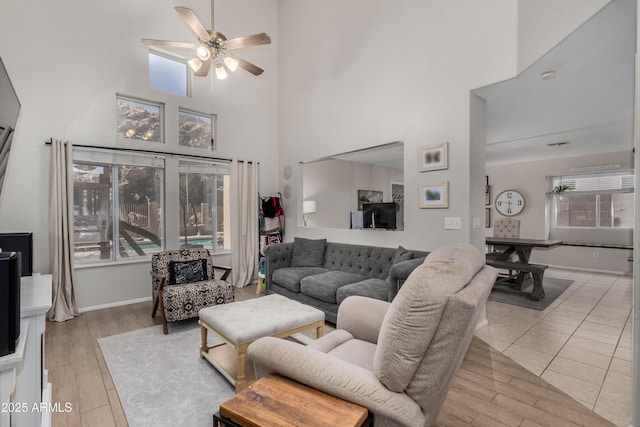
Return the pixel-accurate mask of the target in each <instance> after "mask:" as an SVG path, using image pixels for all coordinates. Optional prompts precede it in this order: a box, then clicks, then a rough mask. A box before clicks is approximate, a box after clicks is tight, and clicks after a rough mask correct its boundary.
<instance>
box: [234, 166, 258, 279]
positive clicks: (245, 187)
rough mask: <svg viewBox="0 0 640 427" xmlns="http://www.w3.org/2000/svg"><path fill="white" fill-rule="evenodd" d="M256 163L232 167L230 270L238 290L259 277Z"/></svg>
mask: <svg viewBox="0 0 640 427" xmlns="http://www.w3.org/2000/svg"><path fill="white" fill-rule="evenodd" d="M258 170H259V165H258V163H254V162H239V161H237V160H234V161H233V162H232V163H231V268H232V269H233V270H232V272H231V273H232V275H233V284H234V286H235V287H237V288H241V287H244V286H247V285H249V284H251V283H254V282H255V281H256V280H257V277H258V242H259V235H258V232H259V224H258V198H259V195H258Z"/></svg>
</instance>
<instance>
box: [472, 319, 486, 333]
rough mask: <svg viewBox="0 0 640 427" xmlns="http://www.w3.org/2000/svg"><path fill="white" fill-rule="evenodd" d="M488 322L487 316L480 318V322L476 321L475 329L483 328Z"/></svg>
mask: <svg viewBox="0 0 640 427" xmlns="http://www.w3.org/2000/svg"><path fill="white" fill-rule="evenodd" d="M488 324H489V320H487V318H486V317H485V318H484V319H483V320H481V321H480V322H478V323H476V329H475V330H476V331H477V330H478V329H480V328H483V327H485V326H487V325H488Z"/></svg>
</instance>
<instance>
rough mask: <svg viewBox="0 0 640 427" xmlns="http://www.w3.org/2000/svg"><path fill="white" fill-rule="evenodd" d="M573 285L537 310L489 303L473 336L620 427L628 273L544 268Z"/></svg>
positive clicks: (625, 383) (626, 377)
mask: <svg viewBox="0 0 640 427" xmlns="http://www.w3.org/2000/svg"><path fill="white" fill-rule="evenodd" d="M547 276H549V277H556V278H561V279H570V280H574V282H573V284H571V286H570V287H569V288H568V289H567V290H566V291H565V292H564V293H563V294H562V295H560V297H559V298H558V299H557V300H556V301H554V302H553V303H552V304H551V305H550V306H549V307H547V308H546V309H545V310H543V311H539V310H532V309H527V308H522V307H516V306H513V305H508V304H503V303H498V302H493V301H489V302H488V304H487V319H488V325H486V326H484V327H482V328H481V329H479V330H478V331H477V332H476V336H477V337H479V338H480V339H482V340H484V341H485V342H487V343H488V344H490V345H491V346H492V347H494V348H496V349H497V350H499V351H501V352H502V353H503V354H505V355H506V356H508V357H510V358H511V359H513V360H514V361H515V362H517V363H519V364H521V365H522V366H524V367H525V368H527V369H528V370H530V371H531V372H533V373H535V374H536V375H538V376H539V377H541V378H543V379H544V380H546V381H548V382H549V383H551V384H553V385H554V386H556V387H558V388H559V389H561V390H562V391H564V392H565V393H567V394H569V395H570V396H572V397H573V398H574V399H576V400H577V401H579V402H580V403H582V404H583V405H585V406H586V407H588V408H589V409H592V410H593V411H595V412H596V413H598V414H600V415H601V416H603V417H605V418H606V419H608V420H610V421H611V422H613V423H615V424H616V425H618V426H621V427H623V426H624V427H626V426H627V425H628V423H629V419H630V414H631V360H632V359H631V347H632V336H631V322H632V318H631V317H632V316H631V308H632V286H633V281H632V278H631V277H630V276H621V275H615V274H606V273H591V272H583V271H573V270H563V269H557V268H549V269H548V270H547V272H546V273H545V277H547Z"/></svg>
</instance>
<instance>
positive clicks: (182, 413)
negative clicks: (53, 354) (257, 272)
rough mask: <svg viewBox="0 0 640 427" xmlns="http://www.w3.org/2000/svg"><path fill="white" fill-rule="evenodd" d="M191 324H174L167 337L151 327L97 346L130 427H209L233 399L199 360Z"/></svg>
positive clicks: (196, 335) (196, 331) (228, 386)
mask: <svg viewBox="0 0 640 427" xmlns="http://www.w3.org/2000/svg"><path fill="white" fill-rule="evenodd" d="M192 320H194V321H189V322H187V321H185V322H174V323H172V324H171V325H170V328H171V329H170V331H169V332H170V333H169V335H164V334H163V333H162V326H153V327H150V328H145V329H140V330H137V331H133V332H128V333H125V334H120V335H113V336H110V337H105V338H100V339H99V340H98V343H99V344H100V348H101V349H102V353H103V354H104V358H105V360H106V362H107V366H108V367H109V372H110V373H111V377H112V378H113V382H114V384H115V386H116V390H117V392H118V396H119V397H120V402H121V403H122V408H123V409H124V413H125V415H126V417H127V421H128V423H129V426H130V427H147V426H149V427H151V426H153V427H164V426H167V427H173V426H183V427H187V426H189V427H192V426H193V427H205V426H206V427H210V426H211V425H212V422H213V421H212V420H213V418H212V415H213V413H214V412H216V411H217V410H218V407H219V406H220V403H222V402H224V401H226V400H227V399H229V398H230V397H232V396H233V395H234V394H235V390H234V388H233V386H231V384H229V382H228V381H227V380H226V379H225V378H224V377H223V376H222V375H221V374H220V373H218V371H216V370H215V369H214V368H213V367H212V366H211V365H210V364H209V363H208V362H207V361H206V360H203V359H200V356H199V347H200V329H199V327H198V324H197V319H192ZM213 343H214V341H213V340H212V339H211V338H209V345H211V344H213Z"/></svg>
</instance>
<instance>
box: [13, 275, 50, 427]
mask: <svg viewBox="0 0 640 427" xmlns="http://www.w3.org/2000/svg"><path fill="white" fill-rule="evenodd" d="M51 280H52V278H51V275H50V274H46V275H39V274H37V275H34V276H29V277H23V278H22V280H21V283H20V286H21V288H22V291H21V294H20V298H21V300H20V305H21V307H20V317H21V318H22V321H21V323H20V339H19V341H18V348H17V349H16V352H15V353H12V354H9V355H7V356H4V357H0V405H2V407H1V408H0V427H48V426H50V425H51V409H52V405H51V384H50V383H49V378H48V375H47V370H46V369H45V368H44V330H45V326H46V316H47V312H48V311H49V308H50V307H51ZM54 409H55V408H54Z"/></svg>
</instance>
